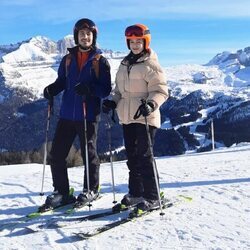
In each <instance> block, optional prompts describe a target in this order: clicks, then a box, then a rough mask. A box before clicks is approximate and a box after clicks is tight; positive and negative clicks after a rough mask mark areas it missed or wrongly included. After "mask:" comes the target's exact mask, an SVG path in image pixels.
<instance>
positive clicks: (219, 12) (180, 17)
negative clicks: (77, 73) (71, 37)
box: [0, 0, 250, 66]
mask: <svg viewBox="0 0 250 250" xmlns="http://www.w3.org/2000/svg"><path fill="white" fill-rule="evenodd" d="M83 17H87V18H90V19H92V20H94V21H95V22H96V24H97V26H98V29H99V34H98V43H99V45H100V47H101V48H107V49H112V50H119V51H124V52H126V51H127V48H126V44H125V39H124V29H125V28H126V27H127V26H128V25H131V24H134V23H144V24H146V25H147V26H149V28H150V30H151V34H152V42H151V47H152V48H153V49H154V50H155V51H156V52H157V53H158V56H159V59H160V62H161V64H162V65H163V66H171V65H177V64H183V63H198V64H205V63H207V62H208V61H209V60H210V59H211V58H212V57H213V56H215V55H216V54H217V53H220V52H222V51H236V50H238V49H243V48H245V47H247V46H250V32H249V28H250V1H249V0H238V1H236V0H153V1H152V0H124V1H120V0H1V1H0V34H1V35H0V44H1V45H5V44H10V43H16V42H21V41H23V40H26V39H29V38H30V37H33V36H36V35H43V36H47V37H49V38H50V39H52V40H54V41H57V40H59V39H61V38H63V37H64V36H66V35H68V34H71V33H72V28H73V26H74V23H75V22H76V21H77V20H78V19H80V18H83Z"/></svg>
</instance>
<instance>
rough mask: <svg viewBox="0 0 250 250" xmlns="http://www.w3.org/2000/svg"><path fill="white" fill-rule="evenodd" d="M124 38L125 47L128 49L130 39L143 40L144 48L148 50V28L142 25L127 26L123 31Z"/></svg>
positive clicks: (149, 38)
mask: <svg viewBox="0 0 250 250" xmlns="http://www.w3.org/2000/svg"><path fill="white" fill-rule="evenodd" d="M125 36H126V40H127V46H128V48H129V49H130V47H129V40H130V39H140V38H141V39H144V41H145V44H144V47H145V49H146V50H148V49H149V43H150V41H151V35H150V31H149V28H148V27H147V26H146V25H144V24H134V25H132V26H129V27H127V28H126V30H125Z"/></svg>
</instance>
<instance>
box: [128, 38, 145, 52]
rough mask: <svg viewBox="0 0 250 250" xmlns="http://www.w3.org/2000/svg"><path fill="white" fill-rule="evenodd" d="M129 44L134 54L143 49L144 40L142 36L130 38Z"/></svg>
mask: <svg viewBox="0 0 250 250" xmlns="http://www.w3.org/2000/svg"><path fill="white" fill-rule="evenodd" d="M129 46H130V49H131V51H132V52H133V53H134V54H135V55H137V54H140V53H141V52H142V51H143V49H144V40H143V39H142V38H139V39H130V40H129Z"/></svg>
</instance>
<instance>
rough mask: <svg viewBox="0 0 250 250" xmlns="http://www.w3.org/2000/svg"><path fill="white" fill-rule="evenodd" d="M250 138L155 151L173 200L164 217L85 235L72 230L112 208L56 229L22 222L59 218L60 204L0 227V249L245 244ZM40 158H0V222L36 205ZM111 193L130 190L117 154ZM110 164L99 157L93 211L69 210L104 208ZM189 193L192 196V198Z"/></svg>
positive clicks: (89, 226) (48, 187) (249, 216)
mask: <svg viewBox="0 0 250 250" xmlns="http://www.w3.org/2000/svg"><path fill="white" fill-rule="evenodd" d="M249 162H250V145H249V144H241V145H238V146H233V147H231V148H228V149H216V150H214V151H212V152H206V153H200V154H185V155H181V156H172V157H161V158H157V159H156V163H157V166H158V170H159V174H160V185H161V190H162V191H164V193H165V196H166V197H168V198H169V199H171V200H173V201H178V202H177V203H175V205H174V206H173V207H171V208H168V209H166V210H165V215H164V216H163V217H161V216H160V215H159V212H158V211H155V212H153V213H151V214H149V215H147V216H145V217H142V218H139V219H137V220H135V221H133V222H129V223H127V224H124V225H122V226H119V227H117V228H115V229H113V230H110V231H107V232H105V233H102V234H100V235H98V236H95V237H93V238H91V239H88V240H82V239H80V238H77V237H76V236H75V235H74V233H76V232H88V231H91V230H93V229H94V228H96V227H98V226H101V225H103V224H107V223H109V222H111V221H114V220H117V219H118V218H119V217H122V215H113V216H110V217H105V218H102V219H97V220H95V221H89V222H86V221H85V222H82V223H79V224H73V225H70V226H68V227H64V228H60V229H44V230H42V231H40V232H36V233H30V230H28V229H27V228H26V227H29V226H30V227H32V226H33V227H34V226H36V225H39V224H40V223H42V224H44V223H46V221H48V219H49V218H52V217H57V218H59V219H61V220H63V217H64V216H65V215H64V214H63V212H61V213H59V212H58V213H54V214H52V215H44V216H41V217H39V218H37V219H34V220H32V221H30V222H25V223H20V224H18V225H16V227H15V228H14V229H13V230H11V229H10V228H9V229H4V230H3V231H0V238H1V245H0V249H67V250H68V249H178V250H179V249H218V250H219V249H223V250H224V249H250V237H249V235H250V228H249V224H250V169H249ZM42 170H43V166H42V165H40V164H24V165H9V166H0V174H1V181H0V188H1V196H0V211H1V212H0V223H1V224H0V226H1V225H3V224H4V223H9V222H11V221H14V220H15V219H16V218H18V217H22V216H24V215H26V214H28V213H30V212H33V211H35V210H36V208H37V206H39V205H40V204H42V203H43V201H44V199H45V197H40V196H39V192H40V189H41V178H42ZM69 176H70V184H71V186H72V187H74V188H75V194H76V195H77V194H78V193H79V192H80V191H81V189H82V179H83V168H82V167H75V168H70V169H69ZM114 176H115V198H116V200H118V201H119V200H120V199H121V198H122V196H123V195H124V194H126V193H127V178H128V171H127V167H126V162H125V161H122V162H114ZM111 183H112V178H111V167H110V164H109V163H104V164H102V165H101V196H102V197H101V199H99V200H97V201H95V202H93V204H92V205H93V206H92V208H91V211H89V209H88V208H84V209H82V210H80V211H78V212H76V213H74V214H72V215H70V216H69V217H78V216H83V215H88V214H91V213H96V212H101V211H102V210H103V209H107V208H110V207H111V206H112V205H113V203H112V202H113V200H114V199H113V198H114V196H113V192H112V184H111ZM44 191H45V195H48V194H49V193H50V191H52V183H51V175H50V170H49V166H46V171H45V185H44ZM188 198H192V200H191V201H190V199H188Z"/></svg>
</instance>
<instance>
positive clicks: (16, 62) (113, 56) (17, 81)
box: [0, 35, 123, 98]
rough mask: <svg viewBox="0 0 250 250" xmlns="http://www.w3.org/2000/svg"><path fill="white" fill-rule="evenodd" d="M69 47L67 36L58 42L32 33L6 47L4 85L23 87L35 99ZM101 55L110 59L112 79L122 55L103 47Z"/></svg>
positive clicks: (71, 43)
mask: <svg viewBox="0 0 250 250" xmlns="http://www.w3.org/2000/svg"><path fill="white" fill-rule="evenodd" d="M73 46H74V41H73V36H71V35H68V36H66V37H64V38H63V39H61V40H59V41H58V42H54V41H52V40H50V39H49V38H47V37H44V36H36V37H33V38H31V39H30V40H28V41H26V42H23V43H21V45H20V44H19V46H15V47H14V48H12V49H10V50H9V53H5V54H4V53H3V54H2V62H1V61H0V62H1V63H0V72H2V75H3V77H4V79H5V81H4V82H5V87H8V88H11V89H15V88H21V89H26V90H28V91H30V92H31V93H32V94H33V95H34V97H35V98H40V97H42V91H43V89H44V87H45V86H47V85H48V84H50V83H52V82H53V81H54V80H55V79H56V76H57V68H58V66H59V63H60V60H61V58H62V57H63V56H64V55H65V54H66V53H67V48H71V47H73ZM4 48H5V47H4ZM0 49H1V47H0ZM5 51H8V50H7V49H5ZM104 55H105V56H107V58H108V59H109V61H110V64H111V67H112V71H111V73H112V79H114V76H115V73H116V71H117V68H118V65H119V62H120V59H121V58H122V55H123V54H122V53H119V52H115V53H114V52H112V51H111V50H106V51H104Z"/></svg>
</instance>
